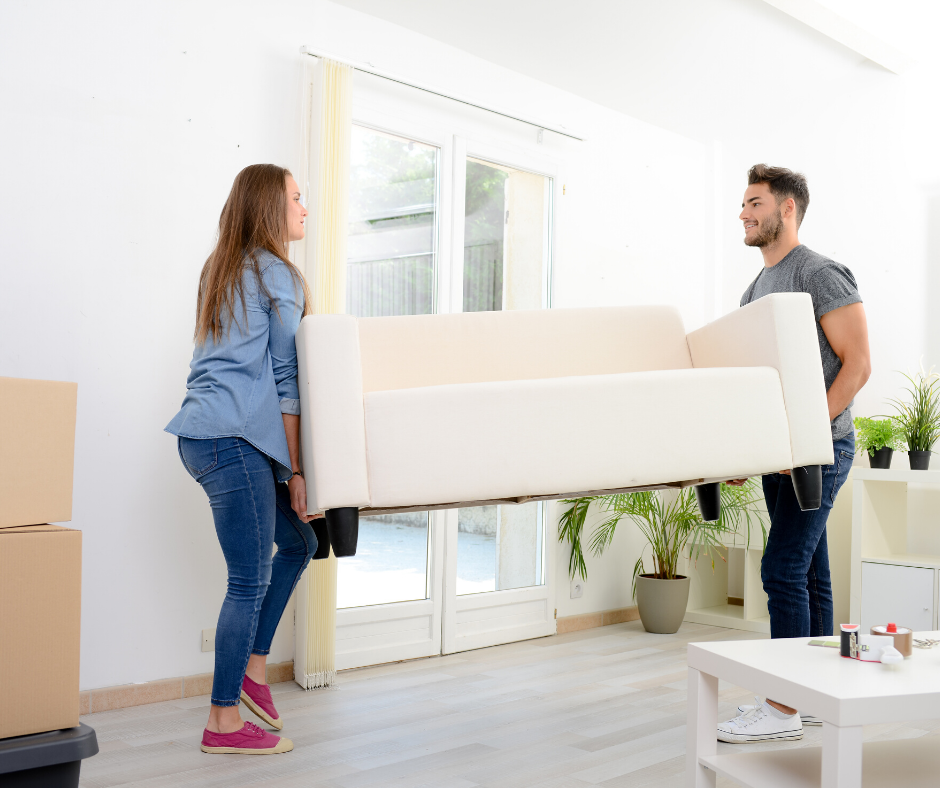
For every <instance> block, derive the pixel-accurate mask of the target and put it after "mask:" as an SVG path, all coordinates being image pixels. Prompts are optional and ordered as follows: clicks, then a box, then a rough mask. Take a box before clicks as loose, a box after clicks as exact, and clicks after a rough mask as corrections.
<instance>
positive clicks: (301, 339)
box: [296, 315, 370, 514]
mask: <svg viewBox="0 0 940 788" xmlns="http://www.w3.org/2000/svg"><path fill="white" fill-rule="evenodd" d="M296 343H297V367H298V370H297V387H298V389H299V392H300V436H301V437H300V440H301V451H302V452H303V463H304V473H305V476H306V481H307V512H308V514H314V513H316V512H322V511H324V510H326V509H335V508H340V507H346V506H357V507H363V506H368V505H369V503H370V496H369V473H368V465H367V461H366V430H365V415H364V411H363V404H362V364H361V362H360V359H359V328H358V324H357V321H356V318H355V317H352V316H350V315H308V316H307V317H305V318H304V319H303V320H302V321H301V323H300V328H299V329H298V330H297V337H296Z"/></svg>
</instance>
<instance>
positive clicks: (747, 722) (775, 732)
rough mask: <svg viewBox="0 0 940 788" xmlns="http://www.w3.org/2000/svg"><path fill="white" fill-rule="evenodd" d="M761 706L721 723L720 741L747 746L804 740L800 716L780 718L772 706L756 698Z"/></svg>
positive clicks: (719, 728) (719, 730)
mask: <svg viewBox="0 0 940 788" xmlns="http://www.w3.org/2000/svg"><path fill="white" fill-rule="evenodd" d="M754 700H755V701H757V703H758V704H759V705H755V706H753V707H751V709H750V710H749V711H747V712H745V713H744V714H741V715H739V716H737V717H735V718H734V719H733V720H728V721H727V722H722V723H719V725H718V741H725V742H730V743H731V744H745V743H748V742H759V741H795V740H796V739H802V738H803V723H802V722H801V721H800V715H799V714H794V715H792V716H790V717H783V718H781V717H778V716H777V715H776V714H774V713H773V712H772V711H771V710H770V708H771V707H770V706H768V705H767V704H766V703H761V702H760V699H759V698H754Z"/></svg>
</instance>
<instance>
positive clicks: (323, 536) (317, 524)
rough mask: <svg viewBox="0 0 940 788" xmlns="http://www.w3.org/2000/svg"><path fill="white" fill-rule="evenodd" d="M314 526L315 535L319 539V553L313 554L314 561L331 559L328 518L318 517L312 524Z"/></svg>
mask: <svg viewBox="0 0 940 788" xmlns="http://www.w3.org/2000/svg"><path fill="white" fill-rule="evenodd" d="M310 524H311V525H312V526H313V535H314V536H316V537H317V551H316V552H315V553H314V554H313V560H314V561H321V560H322V559H324V558H329V557H330V532H329V530H328V529H327V527H326V518H324V517H318V518H317V519H316V520H312V521H311V523H310Z"/></svg>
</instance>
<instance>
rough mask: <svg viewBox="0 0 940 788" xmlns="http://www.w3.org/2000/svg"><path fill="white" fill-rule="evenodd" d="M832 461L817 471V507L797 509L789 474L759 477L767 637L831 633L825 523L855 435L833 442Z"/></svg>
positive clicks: (845, 472) (844, 474)
mask: <svg viewBox="0 0 940 788" xmlns="http://www.w3.org/2000/svg"><path fill="white" fill-rule="evenodd" d="M832 447H833V455H834V461H833V464H832V465H824V466H823V468H822V483H823V487H822V489H823V495H822V504H821V505H820V507H819V509H817V510H816V511H814V512H803V511H800V505H799V504H798V503H797V502H796V493H794V492H793V482H792V481H791V480H790V477H789V476H786V475H784V474H780V473H771V474H768V475H767V476H764V477H763V486H764V500H765V501H766V502H767V511H768V513H769V514H770V534H769V535H768V536H767V549H766V550H764V558H763V560H762V561H761V565H760V574H761V580H763V581H764V591H766V592H767V607H768V609H769V611H770V636H771V637H772V638H799V637H829V636H830V635H832V581H831V580H830V578H829V548H828V546H827V544H826V521H827V520H828V519H829V512H830V511H831V510H832V505H833V504H834V503H835V500H836V495H838V494H839V490H840V489H841V487H842V485H843V484H844V483H845V480H846V477H848V475H849V470H850V469H851V468H852V461H853V460H854V458H855V436H854V435H848V436H846V437H845V438H840V439H839V440H837V441H833V444H832Z"/></svg>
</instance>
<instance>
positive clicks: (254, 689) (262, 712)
mask: <svg viewBox="0 0 940 788" xmlns="http://www.w3.org/2000/svg"><path fill="white" fill-rule="evenodd" d="M242 703H244V704H245V705H246V706H247V707H248V708H249V709H250V710H251V712H252V713H253V714H255V715H256V716H258V717H260V718H261V719H262V720H264V721H265V722H266V723H268V725H270V726H271V727H272V728H274V729H275V730H281V728H283V727H284V720H282V719H281V715H280V714H278V713H277V709H275V708H274V701H273V700H271V688H270V687H269V686H268V685H267V684H258V683H257V682H255V681H252V680H251V679H250V678H248V676H245V680H244V681H243V682H242Z"/></svg>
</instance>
